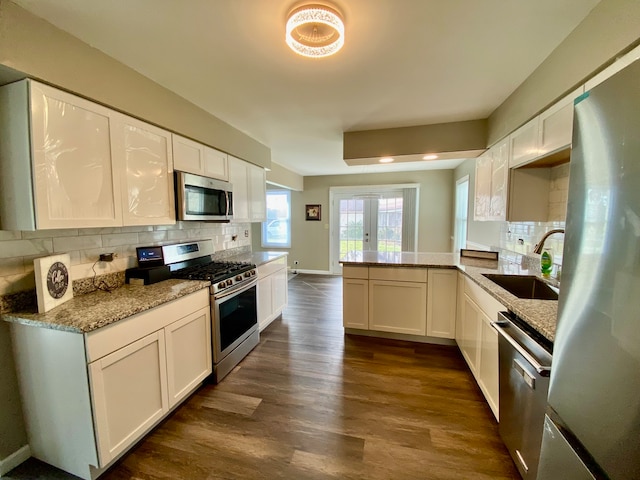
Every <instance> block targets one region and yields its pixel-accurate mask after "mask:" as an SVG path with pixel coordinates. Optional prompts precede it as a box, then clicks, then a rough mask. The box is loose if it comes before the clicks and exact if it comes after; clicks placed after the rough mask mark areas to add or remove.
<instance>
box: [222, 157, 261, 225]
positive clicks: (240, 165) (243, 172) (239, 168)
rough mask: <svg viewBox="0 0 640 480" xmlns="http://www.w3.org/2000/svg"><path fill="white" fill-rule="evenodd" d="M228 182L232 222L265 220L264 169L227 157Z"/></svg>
mask: <svg viewBox="0 0 640 480" xmlns="http://www.w3.org/2000/svg"><path fill="white" fill-rule="evenodd" d="M229 181H230V182H231V185H233V221H234V222H263V221H264V220H265V219H266V218H267V194H266V188H267V187H266V173H265V171H264V169H263V168H260V167H257V166H255V165H252V164H250V163H247V162H245V161H243V160H240V159H239V158H235V157H232V156H231V155H229Z"/></svg>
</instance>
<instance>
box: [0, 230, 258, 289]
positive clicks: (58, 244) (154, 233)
mask: <svg viewBox="0 0 640 480" xmlns="http://www.w3.org/2000/svg"><path fill="white" fill-rule="evenodd" d="M204 239H212V240H213V245H214V249H215V251H216V255H218V256H221V257H222V256H224V254H225V252H227V253H231V252H234V251H236V250H238V249H239V250H243V251H250V249H251V224H248V223H246V224H245V223H207V222H177V223H176V225H162V226H155V227H120V228H82V229H60V230H38V231H33V232H28V231H6V230H0V295H8V294H13V293H16V292H22V291H25V290H32V289H34V288H35V280H34V273H33V259H34V258H37V257H44V256H47V255H52V254H56V253H68V254H70V257H71V272H70V274H71V278H72V279H73V280H79V279H82V278H88V277H93V275H94V269H95V273H96V274H97V275H103V274H107V273H113V272H119V271H123V270H126V269H127V268H130V267H134V266H136V264H137V262H136V247H139V246H145V245H166V244H170V243H177V242H183V241H189V240H204ZM110 252H113V253H115V254H116V258H115V260H114V261H113V262H109V263H107V262H99V263H97V264H95V262H96V260H98V257H99V255H100V254H101V253H110ZM238 253H241V252H240V251H238ZM94 264H95V267H94Z"/></svg>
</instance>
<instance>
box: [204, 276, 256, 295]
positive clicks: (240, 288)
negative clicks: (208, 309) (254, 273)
mask: <svg viewBox="0 0 640 480" xmlns="http://www.w3.org/2000/svg"><path fill="white" fill-rule="evenodd" d="M257 284H258V279H257V278H256V279H254V280H251V281H250V282H249V283H243V284H242V285H238V286H237V287H233V288H230V289H229V290H224V291H222V292H220V293H217V294H215V295H214V296H213V298H214V299H215V300H220V299H222V298H227V297H230V296H231V295H235V294H236V293H240V292H242V291H243V290H248V289H249V288H251V287H253V286H255V285H257Z"/></svg>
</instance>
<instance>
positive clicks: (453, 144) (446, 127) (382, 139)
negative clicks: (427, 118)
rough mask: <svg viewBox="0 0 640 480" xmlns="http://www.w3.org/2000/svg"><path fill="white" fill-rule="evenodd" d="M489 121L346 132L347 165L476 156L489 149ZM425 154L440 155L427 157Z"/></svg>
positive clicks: (430, 161)
mask: <svg viewBox="0 0 640 480" xmlns="http://www.w3.org/2000/svg"><path fill="white" fill-rule="evenodd" d="M486 144H487V121H486V120H470V121H465V122H450V123H439V124H433V125H420V126H413V127H402V128H385V129H377V130H363V131H357V132H344V134H343V154H344V155H343V156H344V161H345V163H346V164H347V165H350V166H354V165H375V164H378V163H379V161H380V158H381V157H393V159H394V163H395V162H417V161H425V162H428V163H433V162H439V161H444V160H456V159H466V158H475V157H477V156H478V155H480V154H481V153H482V152H484V151H485V150H486ZM425 155H437V159H429V160H423V157H424V156H425Z"/></svg>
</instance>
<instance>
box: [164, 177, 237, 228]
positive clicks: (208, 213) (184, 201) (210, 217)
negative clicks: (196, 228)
mask: <svg viewBox="0 0 640 480" xmlns="http://www.w3.org/2000/svg"><path fill="white" fill-rule="evenodd" d="M175 176H176V214H177V218H178V220H200V221H218V222H228V221H230V220H232V219H233V186H232V185H231V184H230V183H229V182H223V181H222V180H216V179H214V178H208V177H201V176H200V175H193V174H192V173H185V172H175Z"/></svg>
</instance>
